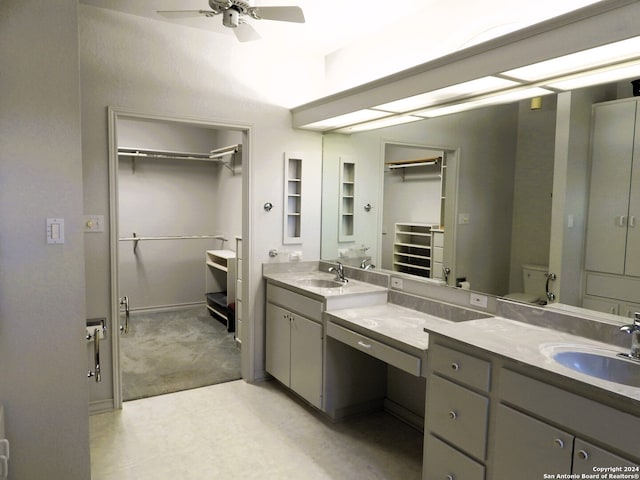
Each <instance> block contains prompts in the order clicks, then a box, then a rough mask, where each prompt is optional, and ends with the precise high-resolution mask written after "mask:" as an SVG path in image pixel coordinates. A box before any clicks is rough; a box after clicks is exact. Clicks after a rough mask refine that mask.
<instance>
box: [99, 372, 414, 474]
mask: <svg viewBox="0 0 640 480" xmlns="http://www.w3.org/2000/svg"><path fill="white" fill-rule="evenodd" d="M90 434H91V467H92V468H91V470H92V479H93V480H134V479H135V480H235V479H238V480H251V479H256V480H289V479H291V480H419V479H420V478H421V469H422V466H421V465H422V440H423V434H422V433H421V432H419V431H417V430H415V429H414V428H412V427H410V426H408V425H406V424H405V423H403V422H401V421H400V420H398V419H396V418H395V417H393V416H391V415H389V414H388V413H385V412H378V413H373V414H370V415H363V416H359V417H355V418H351V419H347V420H345V421H343V422H340V423H332V422H330V421H328V420H327V419H326V418H325V417H323V416H322V415H321V414H319V413H318V412H317V411H315V410H313V409H312V408H310V407H308V406H306V405H305V404H303V403H302V402H300V401H298V400H297V399H294V398H292V396H291V395H289V394H288V393H286V392H285V391H284V390H283V388H282V387H281V386H280V385H279V384H277V383H276V382H263V383H257V384H249V383H246V382H245V381H243V380H239V381H235V382H227V383H223V384H219V385H213V386H209V387H203V388H196V389H193V390H188V391H184V392H177V393H173V394H170V395H162V396H158V397H152V398H144V399H141V400H135V401H133V402H127V403H125V404H124V407H123V409H122V410H119V411H115V412H109V413H103V414H99V415H92V416H91V417H90Z"/></svg>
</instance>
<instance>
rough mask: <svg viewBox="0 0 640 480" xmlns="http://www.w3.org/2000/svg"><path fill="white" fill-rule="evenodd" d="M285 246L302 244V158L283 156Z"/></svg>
mask: <svg viewBox="0 0 640 480" xmlns="http://www.w3.org/2000/svg"><path fill="white" fill-rule="evenodd" d="M283 225H284V226H283V229H284V231H283V235H282V236H283V240H282V242H283V243H285V244H295V243H302V234H301V226H302V158H300V157H299V156H290V155H287V154H285V156H284V222H283Z"/></svg>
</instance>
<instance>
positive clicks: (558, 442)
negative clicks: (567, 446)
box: [553, 438, 564, 448]
mask: <svg viewBox="0 0 640 480" xmlns="http://www.w3.org/2000/svg"><path fill="white" fill-rule="evenodd" d="M553 443H554V445H555V446H556V447H558V448H564V442H563V441H562V440H561V439H560V438H556V439H555V440H554V441H553Z"/></svg>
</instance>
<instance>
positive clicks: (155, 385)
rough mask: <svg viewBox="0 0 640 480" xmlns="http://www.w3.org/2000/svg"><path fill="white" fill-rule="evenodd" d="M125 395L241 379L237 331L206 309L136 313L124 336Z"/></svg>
mask: <svg viewBox="0 0 640 480" xmlns="http://www.w3.org/2000/svg"><path fill="white" fill-rule="evenodd" d="M120 365H121V368H122V391H123V399H124V400H125V401H127V400H134V399H138V398H145V397H152V396H155V395H163V394H165V393H171V392H178V391H181V390H188V389H191V388H197V387H202V386H206V385H215V384H217V383H222V382H228V381H231V380H237V379H239V378H240V349H239V348H238V347H237V346H236V344H235V341H234V339H233V333H228V332H227V330H226V328H225V326H224V325H223V324H222V323H220V322H219V321H218V320H216V319H215V318H213V317H211V316H210V315H209V313H208V311H207V309H206V307H204V306H202V307H197V308H189V309H184V310H178V311H169V312H158V313H137V312H132V314H131V321H130V327H129V333H128V334H126V335H122V336H121V339H120Z"/></svg>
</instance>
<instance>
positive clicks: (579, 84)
mask: <svg viewBox="0 0 640 480" xmlns="http://www.w3.org/2000/svg"><path fill="white" fill-rule="evenodd" d="M638 76H640V60H637V61H635V62H627V63H625V64H622V65H616V66H615V67H611V68H603V69H599V70H596V71H595V72H586V73H584V74H582V75H580V74H577V75H572V76H570V77H568V78H566V79H558V80H557V81H553V82H551V83H548V84H547V86H549V87H551V88H557V89H558V90H574V89H576V88H584V87H589V86H591V85H601V84H603V83H610V82H615V81H618V80H624V79H625V78H633V77H638Z"/></svg>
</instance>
